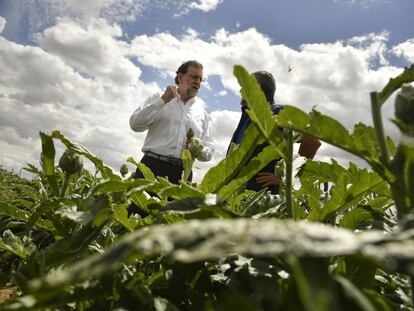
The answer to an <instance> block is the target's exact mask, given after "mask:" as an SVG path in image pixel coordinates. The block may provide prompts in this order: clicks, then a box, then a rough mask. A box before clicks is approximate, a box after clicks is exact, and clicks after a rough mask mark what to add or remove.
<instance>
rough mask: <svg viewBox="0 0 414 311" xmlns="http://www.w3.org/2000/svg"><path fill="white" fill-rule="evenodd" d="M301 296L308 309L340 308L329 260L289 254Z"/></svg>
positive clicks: (312, 310)
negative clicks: (330, 273)
mask: <svg viewBox="0 0 414 311" xmlns="http://www.w3.org/2000/svg"><path fill="white" fill-rule="evenodd" d="M287 261H288V263H289V265H290V267H291V269H292V271H293V276H294V277H295V281H296V286H297V287H298V292H299V297H300V299H301V301H302V304H303V306H304V308H305V310H307V311H329V310H338V309H339V308H340V305H339V304H338V297H337V296H336V293H335V291H333V290H332V288H333V285H334V284H333V280H332V278H331V277H330V275H329V273H328V264H327V261H326V260H324V259H320V258H317V259H315V258H307V259H298V258H295V257H293V256H288V260H287Z"/></svg>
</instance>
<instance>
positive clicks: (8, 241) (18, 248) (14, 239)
mask: <svg viewBox="0 0 414 311" xmlns="http://www.w3.org/2000/svg"><path fill="white" fill-rule="evenodd" d="M0 249H4V250H7V251H9V252H12V253H13V254H15V255H17V256H19V257H21V258H23V259H26V258H27V256H28V253H27V251H26V250H25V247H24V244H23V242H22V240H21V239H20V238H19V237H18V236H15V235H14V234H13V232H11V230H6V231H4V232H3V237H2V238H0Z"/></svg>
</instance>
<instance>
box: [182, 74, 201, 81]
mask: <svg viewBox="0 0 414 311" xmlns="http://www.w3.org/2000/svg"><path fill="white" fill-rule="evenodd" d="M186 75H187V76H189V77H190V78H191V79H193V81H200V82H205V81H206V79H205V78H203V77H202V76H196V75H190V74H188V73H186Z"/></svg>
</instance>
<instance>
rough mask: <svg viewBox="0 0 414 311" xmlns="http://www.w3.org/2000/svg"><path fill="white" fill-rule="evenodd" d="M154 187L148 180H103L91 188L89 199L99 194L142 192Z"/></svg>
mask: <svg viewBox="0 0 414 311" xmlns="http://www.w3.org/2000/svg"><path fill="white" fill-rule="evenodd" d="M152 185H154V182H153V181H151V180H147V179H135V180H103V181H101V182H100V183H98V184H96V185H95V186H93V187H92V188H91V190H90V191H89V193H88V195H87V197H90V196H92V195H94V194H97V193H110V192H132V191H133V192H140V191H144V190H145V189H147V188H149V187H150V186H152Z"/></svg>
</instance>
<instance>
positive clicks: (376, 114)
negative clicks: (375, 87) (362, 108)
mask: <svg viewBox="0 0 414 311" xmlns="http://www.w3.org/2000/svg"><path fill="white" fill-rule="evenodd" d="M371 112H372V119H373V122H374V127H375V133H376V136H377V142H378V147H379V151H380V157H381V160H382V162H383V164H385V165H386V166H387V167H390V153H389V151H388V147H387V141H386V139H385V134H384V126H383V123H382V115H381V107H380V103H379V100H378V93H377V92H371Z"/></svg>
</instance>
